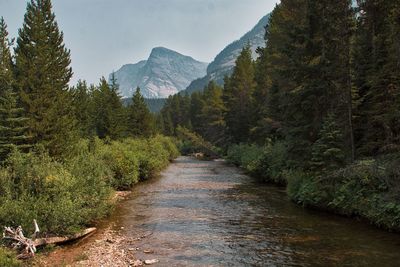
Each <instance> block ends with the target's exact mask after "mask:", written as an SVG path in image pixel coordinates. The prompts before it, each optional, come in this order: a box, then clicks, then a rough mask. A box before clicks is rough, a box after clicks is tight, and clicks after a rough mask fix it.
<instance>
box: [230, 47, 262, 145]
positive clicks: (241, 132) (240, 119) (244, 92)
mask: <svg viewBox="0 0 400 267" xmlns="http://www.w3.org/2000/svg"><path fill="white" fill-rule="evenodd" d="M254 75H255V68H254V62H253V60H252V57H251V49H250V45H247V46H246V47H244V48H243V50H242V52H241V53H240V55H239V57H238V58H237V60H236V66H235V68H234V70H233V74H232V76H231V77H230V78H226V79H225V86H224V90H223V100H224V103H225V107H226V112H225V116H224V120H225V123H226V128H227V132H228V137H230V138H231V139H232V140H231V141H232V142H233V143H236V144H237V143H241V142H246V141H247V140H248V138H249V133H250V128H251V125H252V123H253V118H254V108H253V102H254V99H253V93H254V90H255V86H256V82H255V80H254Z"/></svg>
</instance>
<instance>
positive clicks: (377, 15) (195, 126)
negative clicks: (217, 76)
mask: <svg viewBox="0 0 400 267" xmlns="http://www.w3.org/2000/svg"><path fill="white" fill-rule="evenodd" d="M399 6H400V2H399V1H398V0H394V1H380V0H360V1H357V5H354V3H352V1H350V0H348V1H325V0H323V1H321V0H318V1H311V0H282V1H281V3H280V4H278V5H277V6H276V8H275V9H274V11H273V12H272V15H271V18H270V23H269V27H268V29H267V31H266V34H265V39H266V47H265V48H259V49H258V58H257V60H255V61H253V60H252V57H251V51H250V48H249V47H245V48H244V49H243V50H242V52H241V54H240V56H239V57H238V59H237V60H236V66H235V68H234V71H233V73H232V75H231V76H230V77H226V78H225V81H224V86H223V87H221V86H218V85H217V84H215V83H214V82H211V83H210V84H209V85H208V86H207V87H206V88H204V91H203V92H201V93H199V92H196V93H193V94H192V95H191V96H189V95H180V94H178V95H174V96H171V97H170V98H169V99H168V101H167V103H166V105H165V106H164V108H163V109H162V111H161V119H159V121H161V123H160V127H161V128H162V131H163V133H164V134H166V135H170V136H174V135H178V136H179V135H182V134H181V132H182V129H186V130H185V131H184V132H187V131H193V132H194V133H196V134H197V136H198V137H199V138H201V139H203V142H206V143H207V142H209V143H211V144H212V145H213V146H214V150H216V151H217V152H218V153H220V154H223V155H226V157H227V158H228V159H229V160H230V161H231V162H233V163H235V164H237V165H239V166H241V167H242V168H244V169H245V170H246V171H247V172H248V173H250V174H252V175H253V176H255V177H258V178H260V179H261V180H263V181H266V182H272V183H277V184H280V185H284V186H286V187H287V193H288V195H289V197H290V198H291V199H292V200H293V201H294V202H296V203H298V204H300V205H303V206H305V207H312V208H317V209H322V210H329V211H333V212H336V213H339V214H343V215H347V216H357V217H363V218H366V219H368V220H369V221H370V222H371V223H373V224H375V225H377V226H379V227H382V228H386V229H389V230H394V231H399V230H400V201H399V200H400V199H399V196H400V194H399V193H400V171H399V168H398V166H399V164H400V153H399V151H400V120H399V119H400V46H399V43H400V39H399V38H400V19H399V18H400V8H399ZM186 136H187V135H186ZM197 139H198V138H197ZM188 140H193V138H188ZM200 143H201V142H200ZM197 144H199V142H197ZM200 147H201V146H200ZM205 147H208V148H210V144H208V145H206V146H205Z"/></svg>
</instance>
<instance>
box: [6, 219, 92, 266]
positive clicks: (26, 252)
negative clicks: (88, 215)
mask: <svg viewBox="0 0 400 267" xmlns="http://www.w3.org/2000/svg"><path fill="white" fill-rule="evenodd" d="M33 224H34V227H35V232H34V233H33V235H32V238H26V237H25V236H24V233H23V231H22V227H21V226H18V227H17V229H14V228H12V227H4V232H3V239H4V240H6V241H8V243H9V246H10V247H11V248H13V249H16V250H18V251H20V252H21V253H20V254H19V255H18V258H20V259H26V258H30V257H33V256H34V255H35V253H36V248H37V247H40V246H44V245H49V244H61V243H65V242H68V241H74V240H76V239H79V238H82V237H85V236H87V235H89V234H92V233H93V232H94V231H96V228H94V227H93V228H88V229H86V230H84V231H82V232H79V233H77V234H74V235H70V236H64V237H48V238H37V235H38V234H39V232H40V230H39V226H38V224H37V222H36V220H33Z"/></svg>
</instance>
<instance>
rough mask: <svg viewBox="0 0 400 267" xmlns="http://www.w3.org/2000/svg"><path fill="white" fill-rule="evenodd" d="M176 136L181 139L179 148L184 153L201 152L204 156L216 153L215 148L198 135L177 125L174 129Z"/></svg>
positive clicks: (215, 154) (211, 155) (213, 155)
mask: <svg viewBox="0 0 400 267" xmlns="http://www.w3.org/2000/svg"><path fill="white" fill-rule="evenodd" d="M176 132H177V136H178V138H179V139H180V140H181V141H182V143H181V145H180V150H181V152H182V153H184V154H191V153H203V154H204V155H205V156H206V157H215V156H217V155H218V151H217V148H216V147H215V146H213V145H212V144H211V143H210V142H208V141H206V140H204V139H203V138H202V137H201V136H200V135H198V134H196V133H194V132H192V131H190V130H188V129H186V128H184V127H181V126H178V128H177V129H176Z"/></svg>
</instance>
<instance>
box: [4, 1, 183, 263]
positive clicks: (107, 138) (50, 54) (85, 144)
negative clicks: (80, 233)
mask: <svg viewBox="0 0 400 267" xmlns="http://www.w3.org/2000/svg"><path fill="white" fill-rule="evenodd" d="M13 44H14V42H13V40H10V39H9V37H8V32H7V26H6V23H5V21H4V19H3V18H1V19H0V225H3V226H12V227H16V226H19V225H21V226H22V227H23V229H24V231H25V232H27V233H29V232H32V222H33V219H36V220H37V221H38V224H39V226H40V228H41V234H42V235H45V236H47V235H60V234H69V233H73V232H75V231H77V230H79V229H82V228H84V227H87V226H89V225H93V224H94V223H95V222H96V220H98V219H99V218H101V217H103V216H105V215H107V214H109V212H110V211H111V209H112V207H113V199H114V198H113V192H114V190H127V189H129V188H130V187H131V186H132V185H134V184H135V183H137V182H138V181H140V180H143V179H147V178H149V177H150V176H152V175H154V174H155V173H157V172H158V171H160V170H161V169H162V168H164V167H165V166H166V165H167V164H168V163H169V161H170V160H172V159H173V158H175V157H176V156H177V155H178V151H177V148H176V146H175V144H174V142H173V140H172V139H171V138H168V137H164V136H161V135H158V134H157V130H156V128H155V118H154V116H153V115H152V113H150V111H149V110H148V108H147V106H146V104H145V100H144V99H143V97H142V96H141V94H140V90H139V89H137V91H136V92H135V94H134V95H133V100H132V103H130V104H129V105H128V106H127V107H125V106H124V105H123V104H122V102H121V97H120V96H119V94H118V84H117V81H116V80H115V79H114V78H113V79H111V81H110V82H107V81H106V80H105V79H104V78H102V79H101V80H100V83H99V85H97V86H94V85H90V86H88V85H87V84H86V82H84V81H79V82H78V84H77V85H76V86H75V87H69V85H68V83H69V82H70V79H71V77H72V69H71V67H70V63H71V59H70V51H69V50H68V49H66V48H65V45H64V43H63V34H62V32H61V31H60V30H59V28H58V25H57V22H56V19H55V15H54V13H53V12H52V5H51V1H50V0H32V1H30V2H28V3H27V9H26V14H25V17H24V22H23V26H22V28H21V29H20V30H19V33H18V38H17V39H16V44H15V50H14V53H11V48H12V46H13ZM9 260H10V261H9ZM4 262H7V263H4ZM11 262H12V260H11V259H10V256H9V254H8V252H4V250H3V249H1V248H0V265H1V263H4V264H6V265H11Z"/></svg>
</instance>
